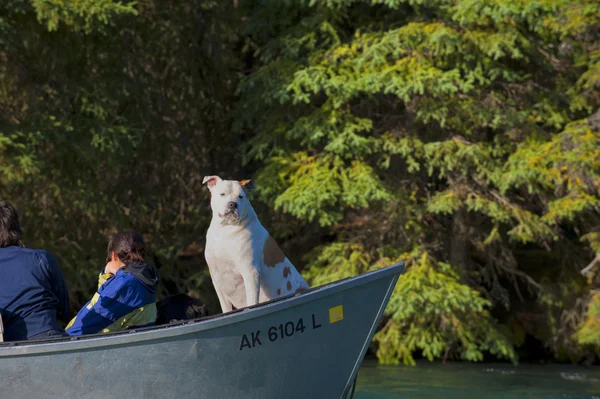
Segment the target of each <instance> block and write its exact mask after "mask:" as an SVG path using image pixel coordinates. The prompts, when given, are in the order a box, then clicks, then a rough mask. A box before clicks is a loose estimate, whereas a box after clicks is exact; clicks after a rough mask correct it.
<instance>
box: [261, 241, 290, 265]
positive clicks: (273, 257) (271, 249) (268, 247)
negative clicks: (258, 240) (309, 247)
mask: <svg viewBox="0 0 600 399" xmlns="http://www.w3.org/2000/svg"><path fill="white" fill-rule="evenodd" d="M263 251H264V256H265V265H267V266H268V267H275V265H277V264H278V263H281V262H283V261H284V260H285V255H284V254H283V252H282V251H281V248H279V245H277V243H276V242H275V239H274V238H273V237H271V236H269V238H267V242H265V247H264V249H263Z"/></svg>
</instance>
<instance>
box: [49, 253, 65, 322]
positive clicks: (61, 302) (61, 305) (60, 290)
mask: <svg viewBox="0 0 600 399" xmlns="http://www.w3.org/2000/svg"><path fill="white" fill-rule="evenodd" d="M46 260H47V268H48V275H49V277H50V289H51V290H52V292H53V293H54V295H56V297H57V298H58V304H57V305H56V318H57V319H59V320H62V321H64V322H68V321H69V290H68V289H67V284H66V282H65V276H64V274H63V272H62V270H61V269H60V266H59V265H58V260H57V259H56V257H54V255H52V254H51V253H49V252H46Z"/></svg>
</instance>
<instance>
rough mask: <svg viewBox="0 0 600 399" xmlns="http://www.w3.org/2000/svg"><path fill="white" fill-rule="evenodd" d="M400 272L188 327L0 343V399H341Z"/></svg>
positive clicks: (399, 268) (379, 273)
mask: <svg viewBox="0 0 600 399" xmlns="http://www.w3.org/2000/svg"><path fill="white" fill-rule="evenodd" d="M403 270H404V265H403V263H397V264H394V265H391V266H388V267H385V268H382V269H378V270H374V271H371V272H368V273H365V274H361V275H359V276H356V277H351V278H347V279H344V280H340V281H337V282H333V283H330V284H327V285H323V286H320V287H316V288H312V289H310V290H308V291H305V292H303V293H299V294H293V295H290V296H287V297H283V298H279V299H276V300H273V301H269V302H264V303H261V304H258V305H255V306H251V307H247V308H243V309H238V310H234V311H232V312H228V313H225V314H219V315H216V316H209V317H206V318H202V319H197V320H188V321H183V322H176V323H171V324H168V325H161V326H155V327H148V328H141V329H136V330H127V331H121V332H114V333H108V334H95V335H87V336H82V337H67V338H54V339H47V340H44V341H19V342H5V343H0V399H58V398H60V399H100V398H102V399H111V398H115V399H116V398H140V399H141V398H143V399H154V398H157V399H158V398H160V399H187V398H202V399H221V398H224V399H235V398H240V399H241V398H257V399H258V398H260V399H274V398H277V399H282V398H286V399H288V398H289V399H295V398H302V399H304V398H325V399H332V398H340V399H342V398H345V397H347V395H349V393H350V392H351V390H352V389H353V383H355V378H356V376H357V373H358V369H359V367H360V365H361V363H362V360H363V359H364V356H365V354H366V352H367V349H368V346H369V343H370V342H371V340H372V338H373V335H374V334H375V331H376V329H377V326H378V324H379V322H380V320H381V317H382V315H383V313H384V310H385V307H386V306H387V304H388V301H389V299H390V296H391V294H392V291H393V290H394V287H395V285H396V282H397V280H398V278H399V276H400V274H401V273H402V272H403Z"/></svg>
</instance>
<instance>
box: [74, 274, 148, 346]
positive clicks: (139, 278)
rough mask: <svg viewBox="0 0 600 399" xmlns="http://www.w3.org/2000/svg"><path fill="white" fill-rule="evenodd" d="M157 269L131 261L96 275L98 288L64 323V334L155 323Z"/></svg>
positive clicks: (96, 331) (95, 331) (115, 329)
mask: <svg viewBox="0 0 600 399" xmlns="http://www.w3.org/2000/svg"><path fill="white" fill-rule="evenodd" d="M157 285H158V272H157V271H156V269H155V268H154V266H153V265H150V264H147V263H132V264H129V265H127V266H125V267H123V268H121V269H119V270H117V272H116V273H115V274H114V275H112V274H103V273H101V274H100V276H99V282H98V291H97V292H96V294H95V295H94V296H93V297H92V299H91V300H90V301H89V302H88V303H86V305H85V306H84V307H83V308H82V309H81V310H80V311H79V313H77V316H75V318H73V320H71V322H70V323H69V324H68V325H67V330H66V331H67V334H69V335H73V336H75V335H83V334H96V333H99V332H110V331H118V330H123V329H127V328H135V327H146V326H150V325H154V324H156V286H157Z"/></svg>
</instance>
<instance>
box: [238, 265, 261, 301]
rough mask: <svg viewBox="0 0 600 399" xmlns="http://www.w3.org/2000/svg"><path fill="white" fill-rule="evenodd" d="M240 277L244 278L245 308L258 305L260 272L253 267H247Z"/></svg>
mask: <svg viewBox="0 0 600 399" xmlns="http://www.w3.org/2000/svg"><path fill="white" fill-rule="evenodd" d="M242 277H243V278H244V288H245V289H246V306H252V305H256V304H258V299H259V298H258V297H259V295H260V271H259V270H258V269H257V268H256V267H254V266H249V267H248V268H247V271H246V272H245V273H244V274H243V275H242Z"/></svg>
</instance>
